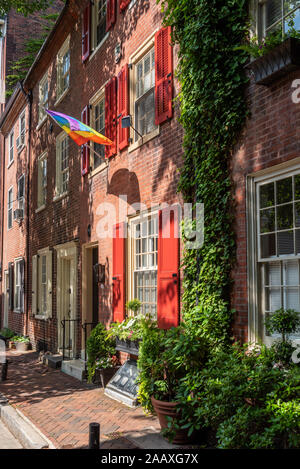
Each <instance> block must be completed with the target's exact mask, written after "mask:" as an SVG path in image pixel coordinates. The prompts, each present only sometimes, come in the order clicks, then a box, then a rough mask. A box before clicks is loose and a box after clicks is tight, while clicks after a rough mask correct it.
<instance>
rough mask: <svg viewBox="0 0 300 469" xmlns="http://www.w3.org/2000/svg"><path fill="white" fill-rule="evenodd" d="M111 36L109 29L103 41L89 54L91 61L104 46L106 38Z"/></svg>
mask: <svg viewBox="0 0 300 469" xmlns="http://www.w3.org/2000/svg"><path fill="white" fill-rule="evenodd" d="M108 37H109V31H107V33H106V34H105V36H104V38H103V39H102V41H101V42H100V43H99V44H98V46H97V47H96V49H94V50H93V52H92V53H91V55H90V56H89V61H90V60H92V58H93V57H94V55H96V54H97V52H98V50H99V49H100V48H101V47H102V46H103V44H104V43H105V41H106V39H108Z"/></svg>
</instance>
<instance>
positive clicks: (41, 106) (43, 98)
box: [39, 70, 49, 125]
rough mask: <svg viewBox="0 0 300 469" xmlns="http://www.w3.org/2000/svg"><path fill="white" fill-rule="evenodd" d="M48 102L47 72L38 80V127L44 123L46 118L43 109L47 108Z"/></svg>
mask: <svg viewBox="0 0 300 469" xmlns="http://www.w3.org/2000/svg"><path fill="white" fill-rule="evenodd" d="M46 83H47V99H46V93H45V94H44V90H45V87H44V85H45V84H46ZM48 100H49V80H48V70H47V72H46V73H45V75H44V76H43V78H42V79H41V80H40V83H39V125H40V124H41V123H42V122H44V121H45V120H46V118H47V113H46V110H45V108H47V107H48Z"/></svg>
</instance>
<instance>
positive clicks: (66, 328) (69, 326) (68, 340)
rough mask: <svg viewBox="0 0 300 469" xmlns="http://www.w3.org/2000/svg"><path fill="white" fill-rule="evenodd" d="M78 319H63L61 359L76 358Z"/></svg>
mask: <svg viewBox="0 0 300 469" xmlns="http://www.w3.org/2000/svg"><path fill="white" fill-rule="evenodd" d="M80 322H81V321H80V319H63V320H62V321H61V325H62V334H63V337H62V352H63V360H65V359H66V358H67V359H69V360H70V359H71V358H76V350H77V344H76V341H77V337H78V326H79V324H80Z"/></svg>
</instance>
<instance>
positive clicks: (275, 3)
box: [266, 0, 282, 28]
mask: <svg viewBox="0 0 300 469" xmlns="http://www.w3.org/2000/svg"><path fill="white" fill-rule="evenodd" d="M281 14H282V5H281V0H269V1H268V2H267V5H266V26H267V28H269V27H270V26H271V25H272V24H274V23H275V22H276V21H277V20H279V19H280V18H281Z"/></svg>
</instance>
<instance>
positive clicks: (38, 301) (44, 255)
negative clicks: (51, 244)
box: [32, 248, 52, 318]
mask: <svg viewBox="0 0 300 469" xmlns="http://www.w3.org/2000/svg"><path fill="white" fill-rule="evenodd" d="M32 313H33V314H35V315H38V316H40V317H41V318H47V317H49V316H51V314H52V251H50V250H49V248H45V249H43V250H41V251H39V253H38V254H37V255H35V256H33V258H32Z"/></svg>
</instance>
